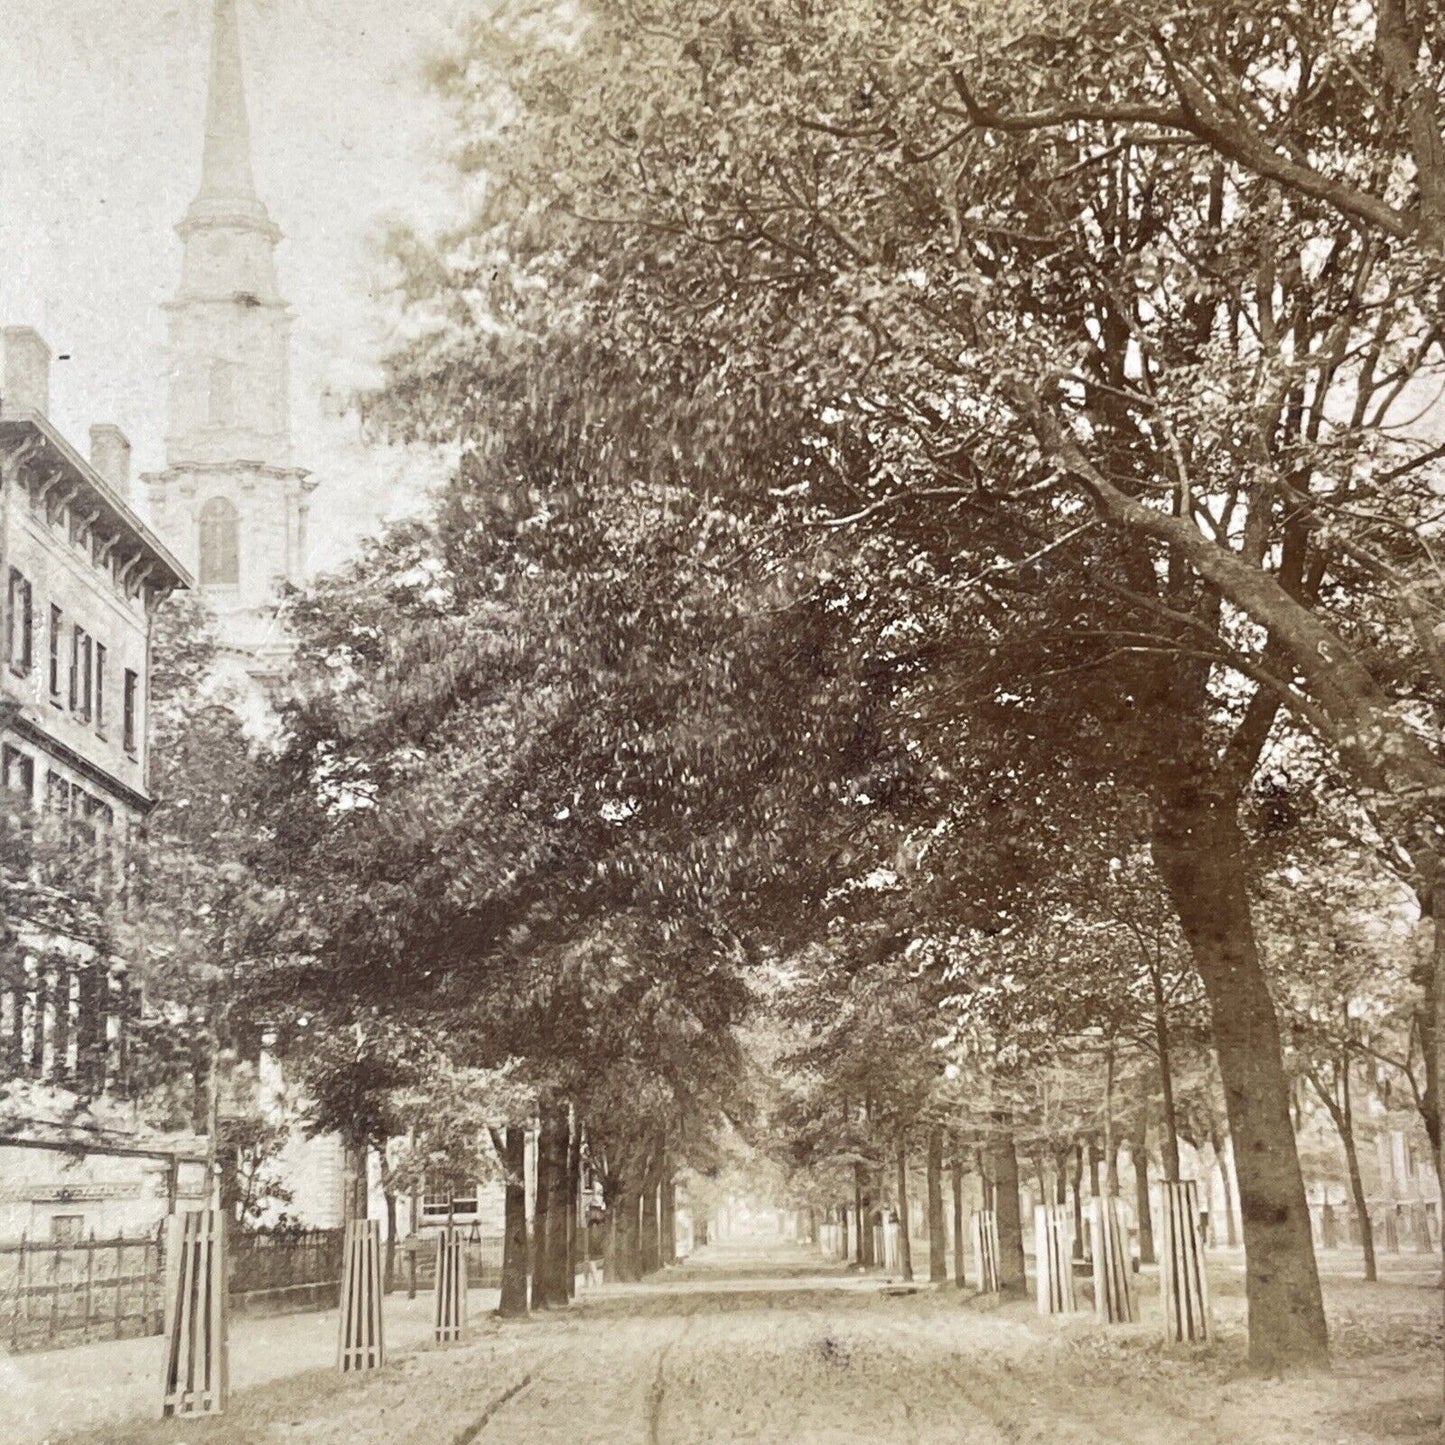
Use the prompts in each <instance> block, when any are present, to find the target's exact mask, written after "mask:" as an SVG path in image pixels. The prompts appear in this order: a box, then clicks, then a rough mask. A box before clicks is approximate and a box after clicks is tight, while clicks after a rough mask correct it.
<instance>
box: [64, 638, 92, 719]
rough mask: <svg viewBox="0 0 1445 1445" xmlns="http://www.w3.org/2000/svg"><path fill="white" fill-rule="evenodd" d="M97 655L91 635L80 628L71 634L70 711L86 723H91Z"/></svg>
mask: <svg viewBox="0 0 1445 1445" xmlns="http://www.w3.org/2000/svg"><path fill="white" fill-rule="evenodd" d="M94 668H95V654H94V650H93V646H92V643H91V638H90V634H89V633H88V632H87V631H86V630H85V629H84V628H83V627H80V626H76V627H74V628H72V629H71V634H70V710H71V712H73V713H75V714H76V716H77V717H79V718H81V719H82V720H84V721H85V722H89V721H90V713H91V704H92V697H93V694H94V688H95V672H94Z"/></svg>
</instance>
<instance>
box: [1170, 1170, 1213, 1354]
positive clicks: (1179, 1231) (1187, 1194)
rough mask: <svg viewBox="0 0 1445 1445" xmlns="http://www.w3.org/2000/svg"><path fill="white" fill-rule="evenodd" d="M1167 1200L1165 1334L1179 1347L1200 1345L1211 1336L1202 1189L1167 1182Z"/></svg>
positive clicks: (1191, 1184)
mask: <svg viewBox="0 0 1445 1445" xmlns="http://www.w3.org/2000/svg"><path fill="white" fill-rule="evenodd" d="M1163 1198H1164V1254H1163V1257H1162V1259H1161V1260H1160V1263H1159V1282H1160V1293H1161V1294H1162V1295H1163V1298H1164V1333H1165V1334H1166V1335H1167V1336H1168V1337H1169V1339H1171V1340H1173V1341H1175V1342H1176V1343H1179V1344H1197V1343H1199V1342H1201V1341H1204V1340H1207V1339H1208V1338H1209V1335H1210V1328H1209V1280H1208V1277H1207V1276H1206V1275H1205V1272H1204V1243H1203V1240H1202V1239H1201V1237H1200V1234H1199V1185H1198V1184H1197V1183H1196V1182H1195V1181H1194V1180H1193V1179H1184V1180H1177V1179H1166V1180H1165V1181H1164V1187H1163Z"/></svg>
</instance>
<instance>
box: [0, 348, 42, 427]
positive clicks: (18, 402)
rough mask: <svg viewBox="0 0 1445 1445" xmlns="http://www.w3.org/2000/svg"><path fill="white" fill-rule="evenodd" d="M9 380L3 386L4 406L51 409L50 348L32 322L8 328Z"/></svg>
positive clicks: (7, 409) (8, 409) (0, 401)
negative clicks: (29, 324) (28, 324)
mask: <svg viewBox="0 0 1445 1445" xmlns="http://www.w3.org/2000/svg"><path fill="white" fill-rule="evenodd" d="M4 335H5V381H4V386H3V387H0V410H3V412H4V413H5V415H6V416H14V415H15V414H16V413H17V412H22V411H38V412H39V413H40V415H41V416H47V415H49V412H50V348H49V347H48V346H47V345H46V344H45V342H44V340H42V338H41V335H40V333H39V332H38V331H36V330H35V329H34V327H31V326H7V327H6V328H5V332H4Z"/></svg>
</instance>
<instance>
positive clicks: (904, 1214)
mask: <svg viewBox="0 0 1445 1445" xmlns="http://www.w3.org/2000/svg"><path fill="white" fill-rule="evenodd" d="M898 1263H899V1265H900V1266H901V1268H902V1270H903V1278H904V1279H906V1280H909V1281H911V1280H912V1279H913V1238H912V1235H911V1233H910V1232H909V1228H908V1141H907V1138H906V1136H904V1135H899V1138H898Z"/></svg>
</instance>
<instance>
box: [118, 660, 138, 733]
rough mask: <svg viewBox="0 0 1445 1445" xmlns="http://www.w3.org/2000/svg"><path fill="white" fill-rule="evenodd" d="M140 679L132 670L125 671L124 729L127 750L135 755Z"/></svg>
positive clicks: (123, 698)
mask: <svg viewBox="0 0 1445 1445" xmlns="http://www.w3.org/2000/svg"><path fill="white" fill-rule="evenodd" d="M139 694H140V678H138V677H137V676H136V675H135V673H134V672H132V671H131V669H130V668H126V670H125V692H124V696H123V697H122V699H121V701H122V705H123V708H124V715H125V725H124V728H123V732H124V741H125V750H126V752H128V753H134V752H135V750H136V709H137V707H138V706H139V702H140V697H139Z"/></svg>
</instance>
